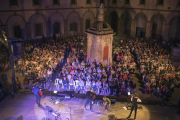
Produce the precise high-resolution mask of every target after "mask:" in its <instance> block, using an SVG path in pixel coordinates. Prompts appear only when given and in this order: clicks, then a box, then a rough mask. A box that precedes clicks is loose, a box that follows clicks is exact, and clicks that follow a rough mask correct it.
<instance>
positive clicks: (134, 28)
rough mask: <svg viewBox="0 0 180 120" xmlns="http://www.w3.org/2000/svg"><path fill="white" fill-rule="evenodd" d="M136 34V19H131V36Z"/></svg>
mask: <svg viewBox="0 0 180 120" xmlns="http://www.w3.org/2000/svg"><path fill="white" fill-rule="evenodd" d="M135 35H136V20H133V19H132V20H131V36H132V37H135Z"/></svg>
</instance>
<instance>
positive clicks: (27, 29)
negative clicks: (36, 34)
mask: <svg viewBox="0 0 180 120" xmlns="http://www.w3.org/2000/svg"><path fill="white" fill-rule="evenodd" d="M26 32H27V39H28V40H30V39H32V37H31V23H29V22H28V23H26Z"/></svg>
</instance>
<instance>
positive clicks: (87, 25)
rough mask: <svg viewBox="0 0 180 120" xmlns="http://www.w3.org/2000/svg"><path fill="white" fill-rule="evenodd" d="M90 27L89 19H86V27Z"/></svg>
mask: <svg viewBox="0 0 180 120" xmlns="http://www.w3.org/2000/svg"><path fill="white" fill-rule="evenodd" d="M88 28H90V19H87V20H86V29H88Z"/></svg>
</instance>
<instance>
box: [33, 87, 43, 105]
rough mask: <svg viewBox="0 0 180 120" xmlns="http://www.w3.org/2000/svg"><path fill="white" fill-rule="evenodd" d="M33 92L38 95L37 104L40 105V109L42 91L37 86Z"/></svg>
mask: <svg viewBox="0 0 180 120" xmlns="http://www.w3.org/2000/svg"><path fill="white" fill-rule="evenodd" d="M32 91H33V92H34V94H35V95H36V103H37V104H38V107H40V106H41V105H40V101H41V96H40V95H39V91H41V90H40V89H39V88H38V87H37V84H36V85H35V86H34V87H33V89H32Z"/></svg>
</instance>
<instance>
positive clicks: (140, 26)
mask: <svg viewBox="0 0 180 120" xmlns="http://www.w3.org/2000/svg"><path fill="white" fill-rule="evenodd" d="M135 22H136V36H138V37H145V33H146V24H147V16H146V15H145V14H144V13H142V12H140V13H138V14H137V15H136V16H135Z"/></svg>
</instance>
